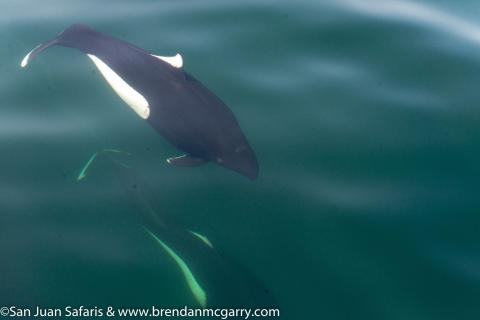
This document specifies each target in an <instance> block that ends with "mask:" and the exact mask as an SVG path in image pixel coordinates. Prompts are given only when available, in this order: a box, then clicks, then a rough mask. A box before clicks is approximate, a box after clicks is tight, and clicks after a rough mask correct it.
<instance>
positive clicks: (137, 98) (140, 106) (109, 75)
mask: <svg viewBox="0 0 480 320" xmlns="http://www.w3.org/2000/svg"><path fill="white" fill-rule="evenodd" d="M87 56H88V57H89V58H90V59H92V61H93V63H95V66H96V67H97V68H98V70H100V73H101V74H102V75H103V77H104V78H105V80H107V82H108V84H110V86H111V87H112V89H113V90H114V91H115V92H116V93H117V94H118V95H119V96H120V98H122V100H123V101H125V102H126V103H127V104H128V106H129V107H130V108H132V109H133V111H135V112H136V113H137V114H138V115H139V116H140V117H141V118H142V119H148V117H149V116H150V105H149V104H148V101H147V100H146V99H145V98H144V97H143V96H142V95H141V94H140V93H139V92H138V91H136V90H135V89H133V88H132V87H131V86H130V85H129V84H128V83H126V82H125V80H123V79H122V78H121V77H120V76H119V75H118V74H116V73H115V71H113V70H112V69H111V68H110V67H109V66H107V65H106V64H105V62H103V61H102V60H100V59H99V58H97V57H96V56H94V55H92V54H87Z"/></svg>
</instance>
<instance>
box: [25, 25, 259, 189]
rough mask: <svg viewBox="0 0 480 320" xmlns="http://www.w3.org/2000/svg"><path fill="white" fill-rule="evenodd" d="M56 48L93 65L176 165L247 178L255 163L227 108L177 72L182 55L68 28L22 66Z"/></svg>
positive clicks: (82, 27) (252, 173)
mask: <svg viewBox="0 0 480 320" xmlns="http://www.w3.org/2000/svg"><path fill="white" fill-rule="evenodd" d="M54 45H60V46H64V47H70V48H75V49H78V50H80V51H82V52H84V53H85V54H87V56H88V57H89V58H90V59H91V60H92V61H93V63H94V64H95V66H96V67H97V68H98V69H99V70H100V72H101V74H102V75H103V76H104V78H105V79H106V81H107V82H108V83H109V84H110V86H111V87H112V88H113V90H114V91H115V92H116V93H117V94H118V95H119V96H120V98H122V100H123V101H125V102H126V103H127V104H128V106H130V107H131V108H132V109H133V110H134V111H135V112H136V113H137V114H138V115H139V116H140V117H141V118H143V119H145V120H146V121H147V122H148V123H149V124H150V125H151V126H152V127H153V128H155V130H157V131H158V132H159V133H160V134H162V135H163V136H164V137H165V138H166V139H167V140H168V141H169V142H170V143H172V144H173V145H174V146H175V147H176V148H178V149H180V150H181V151H182V152H184V153H185V154H184V155H181V156H178V157H173V158H169V159H167V162H168V163H170V164H172V165H176V166H195V165H200V164H203V163H206V162H209V161H211V162H214V163H216V164H218V165H220V166H223V167H225V168H228V169H230V170H233V171H236V172H238V173H240V174H242V175H244V176H246V177H248V178H250V179H252V180H254V179H256V178H257V176H258V171H259V167H258V162H257V158H256V156H255V153H254V152H253V150H252V148H251V147H250V145H249V143H248V141H247V139H246V138H245V135H244V134H243V132H242V130H241V129H240V126H239V124H238V122H237V120H236V118H235V116H234V114H233V113H232V111H230V109H229V108H228V107H227V106H226V105H225V103H223V102H222V101H221V100H220V99H219V98H218V97H217V96H216V95H215V94H213V93H212V92H211V91H210V90H208V89H207V88H206V87H205V86H204V85H202V84H201V83H200V82H199V81H197V80H196V79H195V78H193V77H192V76H191V75H189V74H188V73H187V72H185V71H184V69H183V60H182V57H181V56H180V55H179V54H177V55H176V56H173V57H163V56H157V55H153V54H151V53H149V52H147V51H145V50H143V49H141V48H138V47H136V46H134V45H132V44H130V43H127V42H125V41H122V40H119V39H116V38H114V37H110V36H108V35H105V34H103V33H100V32H98V31H96V30H93V29H92V28H90V27H88V26H85V25H81V24H74V25H72V26H70V27H69V28H67V29H65V30H64V31H63V32H62V33H60V34H59V35H58V36H56V37H55V38H54V39H52V40H50V41H48V42H45V43H43V44H40V45H38V46H37V47H35V48H34V49H33V50H32V51H30V52H29V53H28V54H27V55H26V56H25V58H24V59H23V60H22V62H21V66H22V67H26V66H27V65H28V63H29V62H30V61H31V60H32V59H33V58H34V57H35V56H36V55H38V54H39V53H40V52H42V51H43V50H45V49H47V48H49V47H51V46H54Z"/></svg>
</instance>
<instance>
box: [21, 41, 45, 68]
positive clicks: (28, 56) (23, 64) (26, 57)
mask: <svg viewBox="0 0 480 320" xmlns="http://www.w3.org/2000/svg"><path fill="white" fill-rule="evenodd" d="M41 45H42V44H41V43H40V44H39V45H38V46H36V47H35V48H33V49H32V50H30V52H29V53H27V55H26V56H25V57H24V58H23V60H22V62H21V63H20V66H21V67H22V68H25V67H26V66H27V65H28V59H30V55H31V54H32V52H33V50H35V49H37V48H38V47H40V46H41Z"/></svg>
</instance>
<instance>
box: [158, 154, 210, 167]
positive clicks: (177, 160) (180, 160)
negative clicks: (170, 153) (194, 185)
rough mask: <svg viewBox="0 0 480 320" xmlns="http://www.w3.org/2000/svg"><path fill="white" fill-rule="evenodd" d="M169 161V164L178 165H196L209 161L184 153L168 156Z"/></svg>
mask: <svg viewBox="0 0 480 320" xmlns="http://www.w3.org/2000/svg"><path fill="white" fill-rule="evenodd" d="M167 162H168V164H171V165H172V166H177V167H196V166H199V165H202V164H204V163H206V162H207V161H206V160H204V159H201V158H195V157H191V156H189V155H186V154H184V155H183V156H179V157H174V158H168V159H167Z"/></svg>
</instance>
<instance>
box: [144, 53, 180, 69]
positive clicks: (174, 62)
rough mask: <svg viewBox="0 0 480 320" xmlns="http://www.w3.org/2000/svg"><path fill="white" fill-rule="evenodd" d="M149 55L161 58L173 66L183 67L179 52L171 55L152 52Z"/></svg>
mask: <svg viewBox="0 0 480 320" xmlns="http://www.w3.org/2000/svg"><path fill="white" fill-rule="evenodd" d="M151 56H153V57H155V58H158V59H160V60H163V61H165V62H166V63H168V64H170V65H171V66H173V67H175V68H179V69H180V68H181V67H183V58H182V56H181V55H180V53H177V54H176V55H174V56H173V57H164V56H157V55H154V54H152V55H151Z"/></svg>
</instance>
